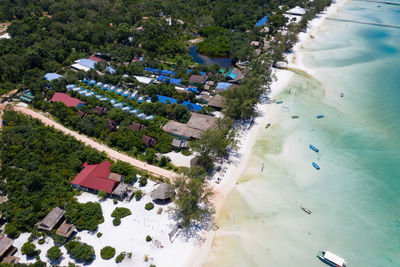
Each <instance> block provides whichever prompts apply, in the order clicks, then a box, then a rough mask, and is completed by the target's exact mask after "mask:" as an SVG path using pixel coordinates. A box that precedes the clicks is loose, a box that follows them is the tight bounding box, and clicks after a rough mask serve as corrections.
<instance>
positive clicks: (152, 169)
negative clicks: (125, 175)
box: [12, 106, 178, 182]
mask: <svg viewBox="0 0 400 267" xmlns="http://www.w3.org/2000/svg"><path fill="white" fill-rule="evenodd" d="M12 109H13V110H15V111H17V112H21V113H24V114H26V115H29V116H31V117H32V118H35V119H39V120H40V121H42V123H43V124H45V125H48V126H51V127H53V128H55V129H57V130H60V131H62V132H63V133H65V134H67V135H70V136H73V137H74V138H75V139H77V140H79V141H81V142H82V143H84V144H85V145H89V146H91V147H93V148H95V149H97V150H99V151H102V152H105V153H106V154H107V155H108V156H109V157H110V158H112V159H114V160H121V161H125V162H127V163H129V164H131V165H133V166H135V167H137V168H139V169H142V170H145V171H148V172H149V173H151V174H152V175H155V176H158V177H160V176H162V177H166V178H169V179H170V181H171V182H172V181H173V180H174V179H175V178H176V177H177V176H178V174H176V173H174V172H171V171H168V170H165V169H162V168H160V167H157V166H153V165H149V164H147V163H145V162H143V161H140V160H137V159H134V158H131V157H129V156H127V155H125V154H122V153H120V152H118V151H116V150H114V149H111V148H109V147H108V146H105V145H103V144H99V143H97V142H96V141H93V140H92V139H90V138H88V137H87V136H85V135H82V134H78V133H76V132H74V131H71V130H70V129H68V128H66V127H64V126H62V125H61V124H59V123H57V122H55V121H53V120H51V119H49V118H47V117H46V116H44V115H42V114H40V113H37V112H36V111H33V110H31V109H29V108H25V107H20V106H14V107H13V108H12Z"/></svg>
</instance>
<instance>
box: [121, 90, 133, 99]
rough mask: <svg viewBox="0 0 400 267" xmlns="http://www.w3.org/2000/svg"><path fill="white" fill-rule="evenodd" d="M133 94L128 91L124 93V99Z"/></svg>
mask: <svg viewBox="0 0 400 267" xmlns="http://www.w3.org/2000/svg"><path fill="white" fill-rule="evenodd" d="M130 93H131V92H129V91H128V90H126V91H125V92H123V93H122V96H123V97H128V96H129V95H130Z"/></svg>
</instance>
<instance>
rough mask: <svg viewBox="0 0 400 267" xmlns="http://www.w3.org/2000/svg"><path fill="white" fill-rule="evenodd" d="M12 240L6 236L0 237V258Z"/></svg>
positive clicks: (10, 245)
mask: <svg viewBox="0 0 400 267" xmlns="http://www.w3.org/2000/svg"><path fill="white" fill-rule="evenodd" d="M13 242H14V240H12V239H11V238H8V237H7V236H1V237H0V258H1V257H3V256H5V253H6V251H7V250H9V249H10V248H11V247H12V245H13Z"/></svg>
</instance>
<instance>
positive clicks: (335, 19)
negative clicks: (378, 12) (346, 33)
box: [326, 18, 400, 29]
mask: <svg viewBox="0 0 400 267" xmlns="http://www.w3.org/2000/svg"><path fill="white" fill-rule="evenodd" d="M326 19H327V20H334V21H341V22H351V23H358V24H366V25H373V26H380V27H387V28H394V29H400V25H392V24H384V23H375V22H368V21H361V20H353V19H340V18H326Z"/></svg>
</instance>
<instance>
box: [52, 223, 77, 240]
mask: <svg viewBox="0 0 400 267" xmlns="http://www.w3.org/2000/svg"><path fill="white" fill-rule="evenodd" d="M74 231H75V226H74V225H73V224H69V223H67V221H64V222H63V224H61V226H60V227H59V228H58V229H57V232H56V234H57V235H60V236H63V237H65V238H69V237H70V236H71V234H72V233H73V232H74Z"/></svg>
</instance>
